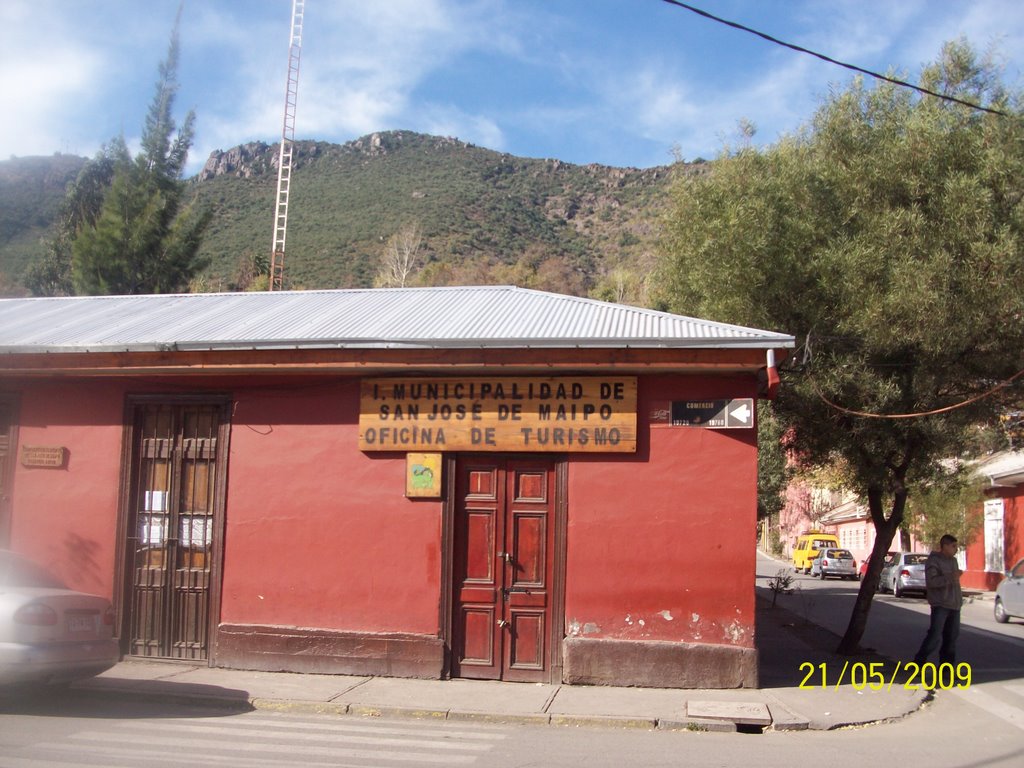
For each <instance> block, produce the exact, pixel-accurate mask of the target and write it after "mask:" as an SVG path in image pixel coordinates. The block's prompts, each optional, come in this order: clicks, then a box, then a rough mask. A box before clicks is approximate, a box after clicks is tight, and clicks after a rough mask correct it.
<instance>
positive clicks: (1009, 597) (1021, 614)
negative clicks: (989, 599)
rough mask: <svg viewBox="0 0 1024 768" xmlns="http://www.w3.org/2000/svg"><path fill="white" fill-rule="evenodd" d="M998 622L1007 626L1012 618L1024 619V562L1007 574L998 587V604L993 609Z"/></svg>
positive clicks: (1021, 561) (1020, 562)
mask: <svg viewBox="0 0 1024 768" xmlns="http://www.w3.org/2000/svg"><path fill="white" fill-rule="evenodd" d="M992 611H993V613H994V614H995V617H996V621H998V622H999V623H1000V624H1005V623H1006V622H1008V621H1009V620H1010V619H1011V618H1018V619H1024V560H1018V561H1017V564H1016V565H1015V566H1013V568H1011V569H1010V570H1008V571H1007V572H1006V578H1005V579H1003V580H1002V581H1001V582H999V586H998V587H996V604H995V607H994V608H993V609H992Z"/></svg>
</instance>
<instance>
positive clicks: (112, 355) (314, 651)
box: [0, 287, 793, 687]
mask: <svg viewBox="0 0 1024 768" xmlns="http://www.w3.org/2000/svg"><path fill="white" fill-rule="evenodd" d="M792 346H793V339H792V337H789V336H785V335H782V334H777V333H769V332H765V331H759V330H754V329H749V328H740V327H736V326H728V325H722V324H718V323H712V322H706V321H702V320H695V319H692V318H685V317H680V316H675V315H670V314H665V313H660V312H654V311H650V310H644V309H638V308H635V307H627V306H622V305H615V304H606V303H602V302H596V301H591V300H587V299H580V298H575V297H570V296H561V295H557V294H549V293H542V292H537V291H530V290H522V289H516V288H509V287H489V288H423V289H394V290H342V291H309V292H268V293H246V294H209V295H187V296H173V295H166V296H117V297H80V298H54V299H5V300H0V499H2V501H0V545H2V546H7V547H10V548H12V549H15V550H18V551H21V552H24V553H26V554H28V555H30V556H32V557H35V558H36V559H38V560H41V561H43V562H44V563H45V564H47V565H49V566H51V567H53V568H54V569H56V570H58V571H60V572H61V573H62V575H63V576H65V577H66V578H67V579H68V580H69V581H70V582H71V584H72V585H73V586H74V587H76V588H79V589H84V590H89V591H93V592H97V593H102V594H105V595H109V596H111V597H112V598H113V600H114V601H115V604H116V606H117V610H118V617H119V618H118V621H119V624H118V634H119V637H120V641H121V645H122V650H123V652H124V654H125V656H126V657H133V658H134V657H140V658H155V659H167V660H184V661H188V662H189V663H193V664H195V663H198V664H209V665H212V666H222V667H236V668H244V669H262V670H292V671H306V672H322V673H346V674H368V675H370V674H372V675H393V676H409V677H424V678H443V677H472V678H485V679H502V680H521V681H539V682H551V681H567V682H580V683H608V684H619V685H645V686H662V687H737V686H753V685H756V684H757V658H756V650H755V646H754V633H755V621H754V579H755V549H754V546H753V544H754V533H755V527H756V508H757V503H756V502H757V498H756V496H757V483H756V476H757V442H756V433H755V430H756V406H757V398H758V395H759V384H758V381H759V377H758V374H759V372H761V373H763V369H764V368H765V366H766V359H767V351H768V350H774V352H775V353H776V354H777V355H778V356H779V357H780V358H781V357H783V356H784V355H785V354H786V350H788V349H790V348H791V347H792Z"/></svg>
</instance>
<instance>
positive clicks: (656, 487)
mask: <svg viewBox="0 0 1024 768" xmlns="http://www.w3.org/2000/svg"><path fill="white" fill-rule="evenodd" d="M12 384H13V386H12ZM7 385H8V386H7V388H9V389H13V390H15V391H18V392H19V393H20V396H21V408H20V426H19V443H20V444H21V445H43V446H63V447H66V448H67V449H68V451H69V454H70V458H69V461H68V463H67V466H66V467H65V468H63V469H59V470H50V469H27V468H24V467H22V466H20V464H19V465H18V466H17V467H16V471H15V477H14V483H13V493H14V498H13V514H14V520H13V528H12V539H11V541H12V547H13V548H14V549H17V550H19V551H23V552H25V553H27V554H30V555H33V556H35V557H36V558H37V559H39V560H42V561H43V562H45V563H48V564H50V565H52V566H54V568H55V570H58V571H60V572H61V573H62V574H63V575H64V576H65V577H67V578H68V580H69V582H70V583H71V584H72V585H73V586H74V587H76V588H80V589H85V590H88V591H93V592H97V593H99V594H104V595H107V596H109V597H114V594H113V592H114V584H113V580H114V569H115V563H116V556H117V542H116V533H117V530H116V529H117V513H118V509H117V506H118V485H119V480H120V470H121V468H120V460H121V441H122V436H123V427H122V422H123V418H124V403H125V396H126V395H127V394H128V393H141V392H143V391H148V392H166V393H173V394H181V393H184V392H189V391H194V392H231V394H232V395H233V397H234V400H235V405H234V409H233V413H232V428H231V437H230V454H229V463H228V486H227V489H226V498H227V523H226V532H225V542H224V547H225V548H224V569H223V593H222V605H221V616H220V620H221V621H222V622H225V623H230V624H269V625H279V626H296V627H308V628H321V629H338V630H349V631H353V632H369V633H372V632H406V633H417V634H427V635H437V634H438V632H439V623H438V622H439V616H438V610H439V600H440V590H441V570H442V563H441V562H440V557H441V530H440V528H441V503H440V502H439V501H432V500H426V501H424V500H417V501H411V500H409V499H406V498H405V496H404V487H405V485H404V479H405V475H404V473H405V457H404V455H403V454H365V453H362V452H361V451H359V449H358V440H357V437H358V407H359V382H358V379H342V378H335V377H322V378H321V377H304V378H299V377H296V378H292V379H287V380H286V379H282V378H270V377H268V378H263V379H260V378H252V379H237V378H236V379H230V380H229V379H222V380H216V381H215V380H205V381H204V380H200V379H194V378H193V379H184V378H180V379H176V380H174V381H173V382H163V383H161V382H158V381H153V382H148V383H147V382H142V381H141V380H138V379H131V380H123V381H122V380H106V381H104V380H98V379H97V380H77V381H72V380H69V381H65V382H52V383H51V382H39V381H30V382H27V383H23V384H22V385H21V386H17V383H13V382H8V383H7ZM754 387H755V384H754V382H753V381H752V380H750V379H746V378H740V377H715V376H704V377H692V376H691V377H683V376H659V377H641V378H640V382H639V404H638V411H639V418H638V422H639V423H638V432H639V447H638V453H637V454H636V455H635V456H633V455H624V454H616V455H604V456H602V455H580V454H578V455H573V456H571V457H570V461H569V487H568V504H569V513H568V524H569V528H568V542H567V546H568V551H567V573H566V627H567V632H568V633H569V634H571V635H572V634H575V635H579V636H582V637H593V638H614V639H633V640H665V641H686V642H702V643H714V644H722V643H724V644H729V645H735V646H739V647H753V640H754V637H753V633H754V592H753V589H752V585H753V583H754V578H755V571H754V567H755V566H754V562H755V560H754V558H755V547H754V543H755V533H756V528H755V519H756V493H757V490H756V485H757V483H756V458H757V449H756V435H755V431H754V430H753V429H731V430H711V429H702V428H686V427H670V426H667V425H666V426H662V425H654V426H650V427H649V428H648V424H647V416H648V414H649V413H650V411H651V409H652V407H653V405H655V404H658V403H661V402H664V401H670V400H680V399H693V398H699V399H723V398H730V397H754V396H755V392H754Z"/></svg>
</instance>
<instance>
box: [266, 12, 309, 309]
mask: <svg viewBox="0 0 1024 768" xmlns="http://www.w3.org/2000/svg"><path fill="white" fill-rule="evenodd" d="M305 5H306V3H305V0H292V38H291V45H290V46H289V48H288V86H287V88H286V89H285V96H284V127H283V128H282V130H281V153H280V156H279V157H278V162H277V201H276V203H275V210H274V247H273V250H272V251H271V253H270V279H269V280H268V281H267V290H269V291H280V290H283V288H284V245H285V239H286V237H287V234H288V194H289V191H290V188H291V181H292V152H293V150H294V147H295V104H296V102H297V101H298V96H299V55H300V54H301V52H302V17H303V14H304V13H305Z"/></svg>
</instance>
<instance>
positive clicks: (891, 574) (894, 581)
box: [878, 552, 928, 597]
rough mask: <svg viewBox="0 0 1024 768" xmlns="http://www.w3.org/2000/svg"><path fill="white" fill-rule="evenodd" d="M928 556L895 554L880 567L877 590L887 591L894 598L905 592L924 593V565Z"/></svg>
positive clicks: (909, 553) (916, 553) (921, 554)
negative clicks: (880, 572)
mask: <svg viewBox="0 0 1024 768" xmlns="http://www.w3.org/2000/svg"><path fill="white" fill-rule="evenodd" d="M927 559H928V555H926V554H923V553H921V552H897V553H896V555H895V556H894V557H892V558H890V559H887V560H886V561H885V563H884V564H883V565H882V574H881V576H879V578H878V590H879V591H880V592H884V591H886V590H888V591H889V592H892V593H893V595H894V596H895V597H903V595H904V594H906V593H907V592H920V593H921V594H922V595H923V594H924V593H925V586H926V585H925V580H924V564H925V561H926V560H927Z"/></svg>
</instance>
